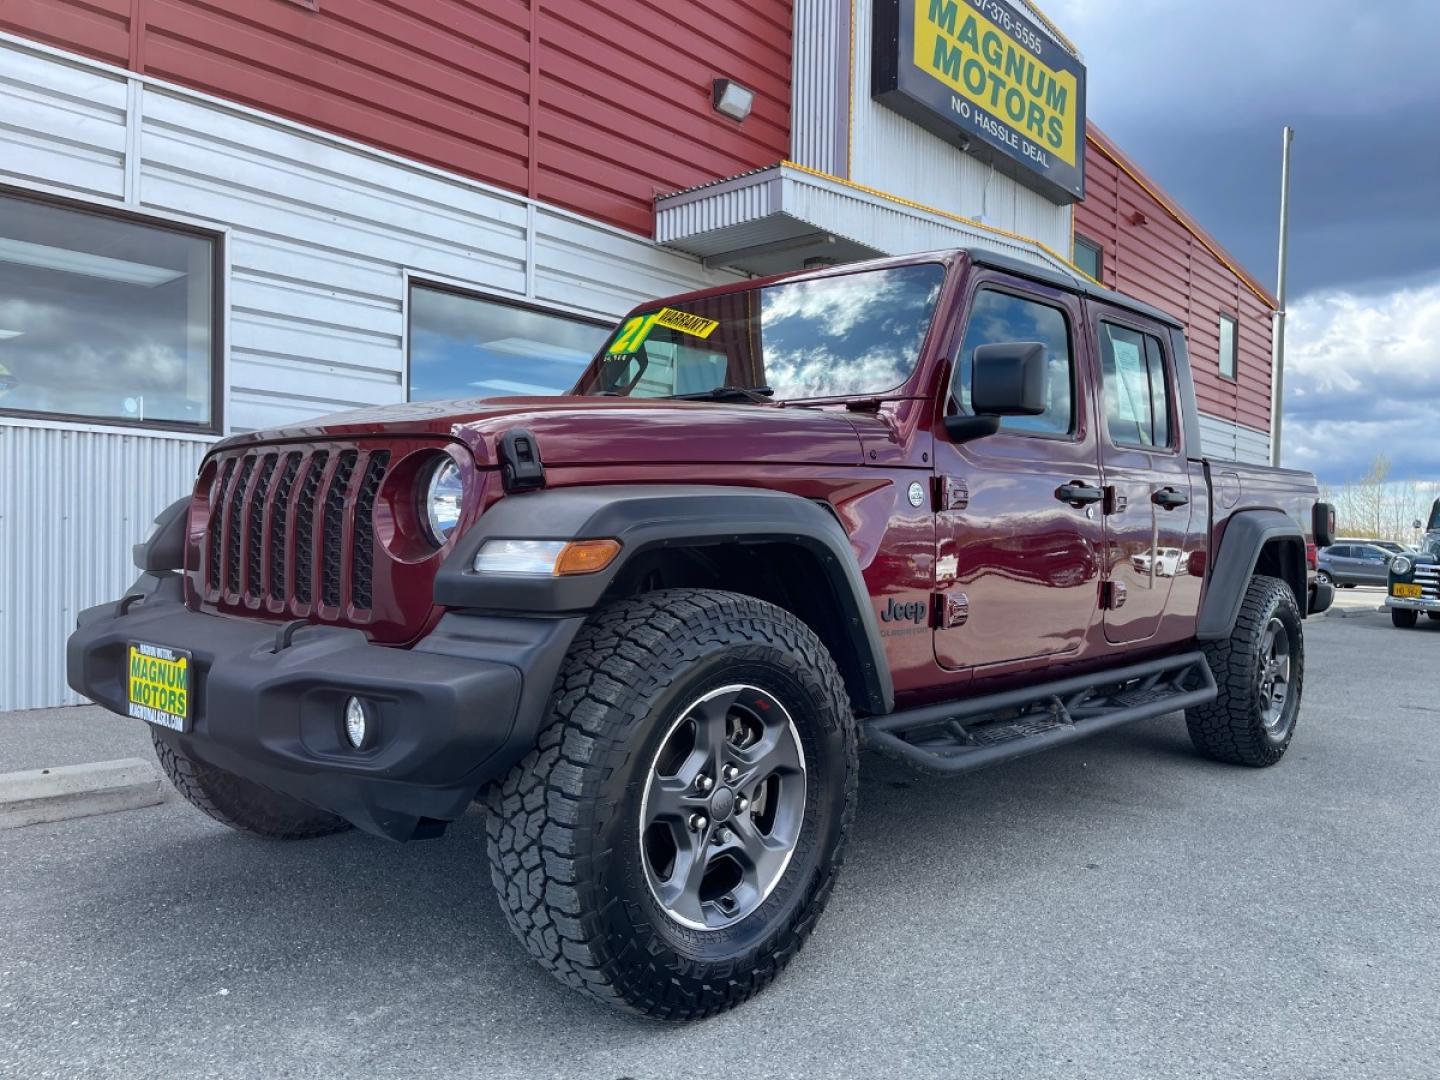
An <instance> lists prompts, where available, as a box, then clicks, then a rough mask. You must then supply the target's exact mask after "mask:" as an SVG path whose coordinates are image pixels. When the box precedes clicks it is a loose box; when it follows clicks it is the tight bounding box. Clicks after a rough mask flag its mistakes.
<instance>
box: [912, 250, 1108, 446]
mask: <svg viewBox="0 0 1440 1080" xmlns="http://www.w3.org/2000/svg"><path fill="white" fill-rule="evenodd" d="M987 291H988V292H998V293H1004V294H1006V295H1007V296H1013V297H1015V298H1016V299H1018V300H1029V301H1032V302H1033V303H1036V304H1040V305H1042V306H1044V307H1048V308H1054V309H1055V310H1056V311H1058V312H1059V313H1060V318H1061V319H1063V320H1064V321H1065V332H1066V336H1067V337H1068V338H1069V340H1070V430H1069V431H1064V432H1060V431H1014V430H1007V429H1006V428H1005V427H1004V426H1003V425H1004V418H1002V419H1001V425H1002V426H1001V427H1000V429H999V430H998V431H996V432H995V434H994V435H991V436H989V438H990V439H996V438H1003V437H1010V438H1021V439H1047V440H1049V441H1051V442H1070V443H1078V442H1083V441H1084V439H1085V421H1084V416H1083V411H1084V404H1085V403H1084V402H1083V401H1081V385H1080V364H1081V360H1080V357H1078V356H1077V355H1076V354H1075V343H1076V341H1077V340H1079V339H1078V338H1077V337H1076V335H1075V320H1074V319H1072V318H1071V317H1070V314H1071V313H1070V310H1069V309H1068V308H1067V307H1066V306H1065V305H1064V304H1062V303H1060V302H1058V301H1056V300H1054V299H1052V298H1051V297H1048V296H1043V295H1041V294H1039V293H1034V292H1028V291H1026V289H1025V288H1024V286H1022V285H1019V284H1017V283H1016V282H1014V281H1013V280H1011V279H1009V278H982V279H981V280H979V281H978V282H976V284H975V287H974V288H973V289H972V290H971V291H970V295H969V297H968V298H967V299H966V301H965V308H964V311H963V313H962V317H961V318H960V320H959V322H958V325H957V326H956V327H955V336H954V338H953V339H952V340H951V343H950V347H949V348H948V349H946V353H947V354H948V355H947V357H946V364H947V365H948V366H947V369H946V372H945V379H944V384H943V386H942V390H943V394H942V396H941V399H940V419H941V421H942V422H943V421H944V419H945V417H947V416H949V415H951V414H950V408H949V407H950V400H951V398H953V397H955V394H954V393H953V389H954V386H955V379H956V378H957V377H958V376H959V374H960V349H961V347H962V346H963V345H964V344H965V336H966V331H968V330H969V328H970V316H971V314H972V313H973V312H974V310H975V301H976V300H977V299H978V298H979V296H980V294H981V293H982V292H987ZM957 400H958V399H957ZM961 415H963V414H961ZM987 441H988V440H987Z"/></svg>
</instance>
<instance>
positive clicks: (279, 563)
mask: <svg viewBox="0 0 1440 1080" xmlns="http://www.w3.org/2000/svg"><path fill="white" fill-rule="evenodd" d="M299 471H300V455H299V454H296V453H290V454H286V455H285V467H284V468H283V469H281V470H280V478H279V479H278V480H277V481H276V482H275V495H274V497H273V498H272V499H271V500H270V505H271V510H270V599H272V600H283V599H285V541H286V540H287V539H288V535H287V533H286V531H285V527H286V525H287V524H288V522H289V520H290V491H291V489H292V488H293V487H294V486H295V474H296V473H297V472H299Z"/></svg>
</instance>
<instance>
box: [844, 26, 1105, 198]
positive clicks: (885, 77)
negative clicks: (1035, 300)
mask: <svg viewBox="0 0 1440 1080" xmlns="http://www.w3.org/2000/svg"><path fill="white" fill-rule="evenodd" d="M872 70H873V87H872V93H873V94H874V95H875V99H876V100H877V101H879V102H881V103H882V104H884V105H886V106H888V107H890V108H892V109H894V110H895V111H896V112H899V113H900V114H902V115H903V116H905V117H907V118H909V119H910V120H913V121H914V122H915V123H917V124H920V125H922V126H923V127H925V128H928V129H929V130H930V131H933V132H934V133H935V134H937V135H939V136H940V137H941V138H943V139H946V140H947V141H950V142H957V143H959V144H960V146H961V147H962V149H965V150H966V151H968V152H969V153H972V154H974V155H976V156H977V157H979V158H981V159H982V160H985V161H991V162H994V163H995V164H997V165H1011V166H1014V167H1013V168H1006V170H1005V171H1006V172H1009V173H1010V174H1011V175H1013V176H1014V177H1015V179H1016V180H1018V181H1020V182H1021V183H1023V184H1026V185H1028V186H1030V187H1033V188H1035V189H1037V190H1039V191H1042V192H1044V193H1045V194H1047V195H1049V196H1050V197H1052V198H1054V199H1057V200H1058V201H1061V202H1074V201H1075V200H1077V199H1080V198H1083V197H1084V194H1085V67H1084V65H1083V64H1081V63H1080V61H1079V60H1077V59H1076V58H1075V57H1074V56H1072V55H1071V54H1070V53H1069V52H1067V51H1066V50H1065V49H1064V48H1062V47H1061V46H1060V45H1059V44H1057V43H1056V42H1055V40H1054V39H1053V38H1051V37H1049V36H1048V35H1046V34H1045V33H1043V32H1042V31H1041V30H1040V29H1039V28H1038V27H1037V26H1036V25H1035V24H1034V23H1033V22H1031V21H1030V20H1029V19H1028V18H1026V17H1025V16H1023V15H1021V14H1020V12H1019V11H1017V10H1016V9H1015V8H1013V7H1011V6H1010V5H1009V4H1007V3H1004V2H1003V0H875V36H874V56H873V60H872Z"/></svg>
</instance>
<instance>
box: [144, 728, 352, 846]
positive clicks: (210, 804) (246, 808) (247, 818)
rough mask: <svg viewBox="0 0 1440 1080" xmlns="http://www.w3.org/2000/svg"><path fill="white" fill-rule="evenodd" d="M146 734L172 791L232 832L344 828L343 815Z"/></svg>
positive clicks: (314, 832)
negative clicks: (217, 765) (309, 804)
mask: <svg viewBox="0 0 1440 1080" xmlns="http://www.w3.org/2000/svg"><path fill="white" fill-rule="evenodd" d="M150 738H151V741H152V742H153V743H154V744H155V756H156V758H158V759H159V761H160V767H161V768H162V769H164V770H165V775H166V776H168V777H169V778H170V782H171V783H172V784H174V785H175V790H176V791H178V792H180V794H181V795H183V796H185V799H186V801H187V802H189V803H190V805H191V806H194V807H195V808H196V809H197V810H203V811H204V812H205V813H206V814H209V815H210V816H211V817H212V818H214V819H215V820H216V821H218V822H220V824H221V825H228V826H229V827H230V828H232V829H234V830H235V831H236V832H243V833H249V834H250V835H251V836H260V837H264V838H265V839H266V840H310V839H313V838H314V837H317V836H329V835H330V834H331V833H337V832H344V831H345V830H346V829H348V828H350V823H349V822H347V821H346V820H345V819H344V818H339V817H336V816H335V815H334V814H327V813H326V812H325V811H324V810H317V809H315V807H313V806H307V805H306V804H305V803H302V802H301V801H300V800H299V799H292V798H291V797H290V796H289V795H282V794H281V793H280V792H278V791H271V790H270V789H269V788H267V787H261V786H260V785H259V784H257V783H254V782H253V781H251V780H246V779H245V778H244V777H243V776H236V775H235V774H234V773H231V772H226V771H225V770H224V769H217V768H215V766H213V765H207V764H206V763H205V762H203V761H199V760H197V759H195V758H192V757H190V756H189V755H187V754H186V753H185V751H184V750H182V749H180V746H179V745H178V743H172V742H171V741H170V737H169V736H168V735H166V734H165V733H163V732H162V731H160V729H158V728H151V729H150Z"/></svg>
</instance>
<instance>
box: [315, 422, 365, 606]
mask: <svg viewBox="0 0 1440 1080" xmlns="http://www.w3.org/2000/svg"><path fill="white" fill-rule="evenodd" d="M357 456H358V455H357V454H356V453H355V451H354V450H346V451H344V452H343V453H342V454H341V455H340V460H339V462H337V463H336V465H335V475H334V476H332V477H331V478H330V486H329V487H328V488H327V489H326V490H325V518H324V521H323V522H322V523H321V529H322V530H324V531H323V532H322V534H321V544H320V558H321V563H320V599H321V600H322V601H323V602H324V603H326V604H329V605H330V606H331V607H339V606H340V559H341V555H342V554H343V552H344V533H343V529H344V521H345V494H346V490H347V489H348V488H349V487H350V477H351V475H352V474H353V473H354V472H355V458H356V457H357Z"/></svg>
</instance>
